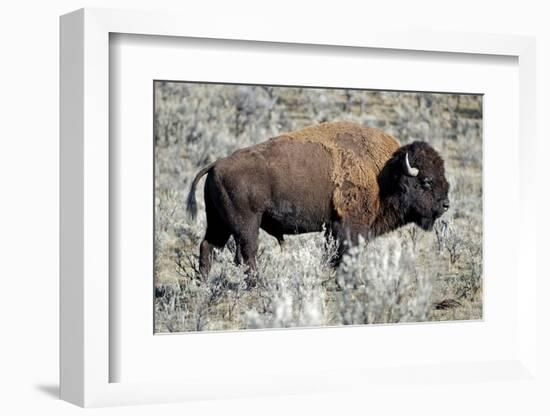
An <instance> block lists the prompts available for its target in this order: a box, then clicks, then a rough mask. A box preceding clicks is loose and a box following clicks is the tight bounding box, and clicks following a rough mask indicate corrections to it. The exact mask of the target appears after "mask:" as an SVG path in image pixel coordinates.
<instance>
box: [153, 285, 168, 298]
mask: <svg viewBox="0 0 550 416" xmlns="http://www.w3.org/2000/svg"><path fill="white" fill-rule="evenodd" d="M165 294H166V288H165V287H164V286H155V297H156V298H162V297H163V296H164V295H165Z"/></svg>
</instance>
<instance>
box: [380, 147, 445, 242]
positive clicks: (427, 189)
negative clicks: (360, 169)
mask: <svg viewBox="0 0 550 416" xmlns="http://www.w3.org/2000/svg"><path fill="white" fill-rule="evenodd" d="M407 158H408V161H409V166H407V162H406V159H407ZM409 168H412V173H413V174H411V171H410V170H409ZM415 169H417V170H418V171H417V173H416V171H415ZM414 173H416V175H414ZM378 183H379V187H380V199H381V204H382V207H383V212H384V215H382V216H381V217H382V218H383V219H384V221H383V223H382V224H379V227H381V228H383V227H384V226H386V227H390V228H397V227H399V226H400V225H404V224H407V223H409V222H414V223H415V224H417V225H418V226H420V227H422V228H423V229H424V230H431V229H432V227H433V225H434V222H435V220H436V219H437V218H439V217H440V216H441V215H443V213H444V212H445V211H446V210H447V209H448V208H449V198H448V193H449V183H448V182H447V179H446V178H445V166H444V162H443V159H442V158H441V156H440V155H439V154H438V153H437V152H436V151H435V150H434V149H433V148H432V147H431V146H430V145H429V144H427V143H425V142H418V141H417V142H413V143H411V144H408V145H405V146H402V147H400V148H399V149H398V150H397V151H396V152H395V153H394V154H393V156H392V157H391V159H390V160H388V161H387V162H386V165H385V166H384V168H383V169H382V171H381V172H380V175H379V177H378ZM392 222H393V224H390V223H392ZM379 231H381V232H384V231H389V230H382V229H381V230H379Z"/></svg>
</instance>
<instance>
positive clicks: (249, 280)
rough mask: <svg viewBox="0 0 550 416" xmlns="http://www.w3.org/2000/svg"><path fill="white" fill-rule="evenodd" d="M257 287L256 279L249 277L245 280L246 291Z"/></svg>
mask: <svg viewBox="0 0 550 416" xmlns="http://www.w3.org/2000/svg"><path fill="white" fill-rule="evenodd" d="M257 285H258V282H257V281H256V279H252V278H249V277H247V278H246V279H244V288H245V289H246V290H251V289H252V288H255V287H256V286H257Z"/></svg>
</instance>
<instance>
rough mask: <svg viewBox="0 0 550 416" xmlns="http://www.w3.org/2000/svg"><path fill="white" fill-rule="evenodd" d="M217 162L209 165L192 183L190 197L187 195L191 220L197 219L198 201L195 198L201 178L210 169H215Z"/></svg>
mask: <svg viewBox="0 0 550 416" xmlns="http://www.w3.org/2000/svg"><path fill="white" fill-rule="evenodd" d="M215 164H216V162H214V163H211V164H209V165H208V166H206V167H204V168H202V169H201V170H200V171H199V173H197V176H195V179H193V182H192V183H191V189H190V190H189V195H187V214H188V215H189V216H190V217H191V219H193V220H194V219H195V218H197V199H196V198H195V191H196V190H197V184H198V183H199V180H200V178H202V177H203V176H204V175H206V174H207V173H208V171H209V170H210V169H212V168H213V167H214V165H215Z"/></svg>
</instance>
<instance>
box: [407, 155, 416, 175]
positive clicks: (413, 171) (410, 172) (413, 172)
mask: <svg viewBox="0 0 550 416" xmlns="http://www.w3.org/2000/svg"><path fill="white" fill-rule="evenodd" d="M405 166H406V167H407V175H409V176H416V175H418V169H417V168H413V167H411V164H410V163H409V153H405Z"/></svg>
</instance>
